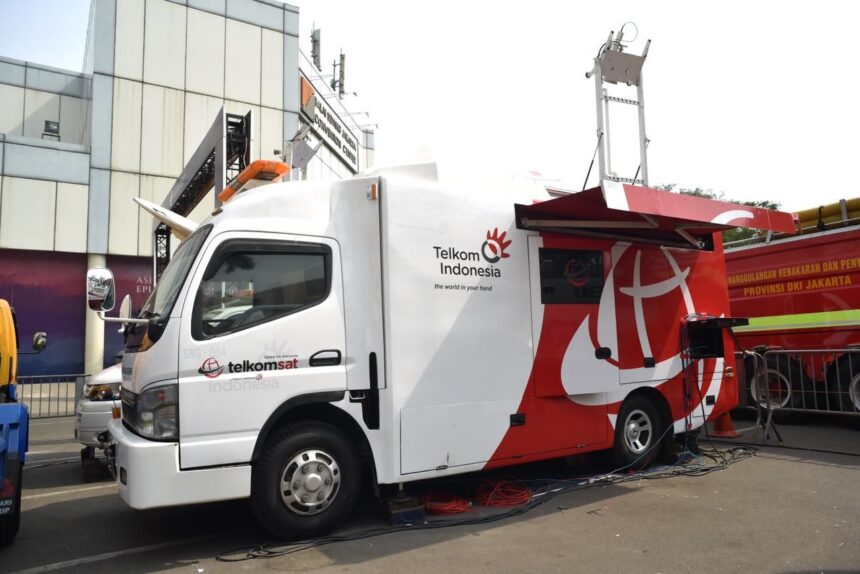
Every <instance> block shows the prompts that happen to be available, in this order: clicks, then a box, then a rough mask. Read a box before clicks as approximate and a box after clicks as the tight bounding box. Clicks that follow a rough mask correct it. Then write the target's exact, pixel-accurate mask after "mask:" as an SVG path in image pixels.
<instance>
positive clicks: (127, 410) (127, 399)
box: [120, 389, 137, 429]
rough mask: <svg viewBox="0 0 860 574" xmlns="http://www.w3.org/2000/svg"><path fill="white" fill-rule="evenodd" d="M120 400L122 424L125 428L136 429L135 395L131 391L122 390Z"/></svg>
mask: <svg viewBox="0 0 860 574" xmlns="http://www.w3.org/2000/svg"><path fill="white" fill-rule="evenodd" d="M120 399H121V400H122V422H124V423H125V425H126V426H127V427H130V428H132V429H136V428H137V395H136V394H134V393H132V392H131V391H128V390H126V389H122V391H121V392H120Z"/></svg>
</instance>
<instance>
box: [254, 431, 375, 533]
mask: <svg viewBox="0 0 860 574" xmlns="http://www.w3.org/2000/svg"><path fill="white" fill-rule="evenodd" d="M360 487H361V465H360V462H359V459H358V457H357V456H356V454H355V448H354V447H353V445H352V443H350V441H349V439H348V438H347V437H346V436H345V435H344V434H343V432H341V431H340V430H339V429H338V428H336V427H334V426H331V425H329V424H325V423H320V422H300V423H295V424H292V425H289V426H287V427H284V428H283V429H281V430H280V431H278V432H277V433H276V434H275V435H274V436H273V437H271V438H270V439H269V441H268V442H267V444H266V446H265V448H264V449H263V452H262V453H261V455H260V458H259V460H258V461H257V463H256V464H255V465H254V469H253V471H252V475H251V508H252V510H253V511H254V515H255V516H256V518H257V520H258V521H259V522H260V524H261V525H262V526H263V527H264V528H265V529H266V530H268V531H269V532H271V533H272V534H274V535H275V536H279V537H281V538H309V537H312V536H316V535H318V534H322V533H324V532H327V531H330V530H332V529H333V528H335V527H336V526H338V525H340V524H341V523H342V522H343V521H344V520H345V519H346V518H347V517H348V516H349V514H350V513H351V512H352V509H353V506H354V505H355V502H356V500H357V498H358V493H359V489H360Z"/></svg>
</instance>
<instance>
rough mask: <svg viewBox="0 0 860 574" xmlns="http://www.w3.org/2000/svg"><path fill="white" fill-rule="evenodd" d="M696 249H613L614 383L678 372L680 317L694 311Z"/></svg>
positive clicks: (636, 246)
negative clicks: (616, 371) (616, 370)
mask: <svg viewBox="0 0 860 574" xmlns="http://www.w3.org/2000/svg"><path fill="white" fill-rule="evenodd" d="M698 256H699V254H698V253H696V252H691V251H682V250H678V249H667V248H662V247H656V246H651V245H642V244H635V243H634V244H630V243H627V244H625V245H624V246H623V249H621V248H619V249H615V250H614V251H613V274H614V280H615V285H616V289H615V293H614V296H615V301H614V304H615V309H616V315H615V316H616V325H617V333H618V363H619V368H620V370H619V374H620V380H619V382H620V383H621V384H622V385H623V384H628V383H648V382H653V381H663V380H666V379H669V378H672V377H674V376H675V375H677V374H678V373H680V372H681V356H680V326H681V319H682V318H683V317H685V316H687V315H688V314H691V313H694V312H695V303H694V301H693V291H692V289H691V279H692V277H691V274H692V270H693V267H694V266H695V262H696V259H697V257H698Z"/></svg>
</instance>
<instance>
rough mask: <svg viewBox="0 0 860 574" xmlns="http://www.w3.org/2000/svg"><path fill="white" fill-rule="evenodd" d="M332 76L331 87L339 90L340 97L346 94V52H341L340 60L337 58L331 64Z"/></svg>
mask: <svg viewBox="0 0 860 574" xmlns="http://www.w3.org/2000/svg"><path fill="white" fill-rule="evenodd" d="M331 67H332V78H331V89H332V90H336V91H337V95H338V97H339V98H343V96H345V95H346V54H344V53H343V52H341V53H340V62H338V61H337V60H335V61H334V62H332V64H331Z"/></svg>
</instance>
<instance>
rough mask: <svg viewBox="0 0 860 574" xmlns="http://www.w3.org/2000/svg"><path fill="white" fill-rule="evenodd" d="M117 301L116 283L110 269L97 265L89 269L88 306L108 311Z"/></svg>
mask: <svg viewBox="0 0 860 574" xmlns="http://www.w3.org/2000/svg"><path fill="white" fill-rule="evenodd" d="M115 303H116V285H115V284H114V280H113V273H111V271H110V269H103V268H100V267H95V268H93V269H90V270H89V271H87V306H88V307H89V308H90V310H92V311H100V312H103V313H104V312H107V311H110V310H111V309H113V307H114V305H115Z"/></svg>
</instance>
